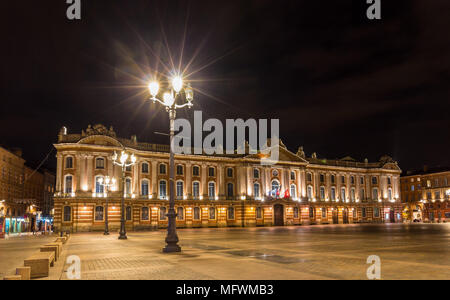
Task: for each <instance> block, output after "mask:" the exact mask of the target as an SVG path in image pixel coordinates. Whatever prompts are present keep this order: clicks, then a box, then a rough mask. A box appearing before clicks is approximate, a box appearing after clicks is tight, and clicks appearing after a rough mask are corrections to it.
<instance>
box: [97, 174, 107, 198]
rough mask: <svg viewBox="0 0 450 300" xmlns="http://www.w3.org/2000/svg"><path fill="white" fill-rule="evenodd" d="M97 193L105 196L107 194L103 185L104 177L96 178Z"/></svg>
mask: <svg viewBox="0 0 450 300" xmlns="http://www.w3.org/2000/svg"><path fill="white" fill-rule="evenodd" d="M95 192H96V193H97V194H103V193H104V192H105V186H104V185H103V176H97V177H95Z"/></svg>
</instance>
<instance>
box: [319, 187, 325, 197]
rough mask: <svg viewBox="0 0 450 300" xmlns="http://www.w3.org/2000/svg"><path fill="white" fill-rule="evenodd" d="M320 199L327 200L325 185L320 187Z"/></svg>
mask: <svg viewBox="0 0 450 300" xmlns="http://www.w3.org/2000/svg"><path fill="white" fill-rule="evenodd" d="M320 200H322V201H323V200H325V187H323V186H321V187H320Z"/></svg>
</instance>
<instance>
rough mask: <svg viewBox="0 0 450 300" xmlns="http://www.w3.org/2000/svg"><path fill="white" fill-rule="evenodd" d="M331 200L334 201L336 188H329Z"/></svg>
mask: <svg viewBox="0 0 450 300" xmlns="http://www.w3.org/2000/svg"><path fill="white" fill-rule="evenodd" d="M331 201H336V188H334V187H332V188H331Z"/></svg>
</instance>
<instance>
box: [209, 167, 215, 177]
mask: <svg viewBox="0 0 450 300" xmlns="http://www.w3.org/2000/svg"><path fill="white" fill-rule="evenodd" d="M214 171H215V170H214V168H209V170H208V174H209V177H214Z"/></svg>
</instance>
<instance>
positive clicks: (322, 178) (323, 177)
mask: <svg viewBox="0 0 450 300" xmlns="http://www.w3.org/2000/svg"><path fill="white" fill-rule="evenodd" d="M320 182H321V183H324V182H325V176H324V175H323V174H320Z"/></svg>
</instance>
